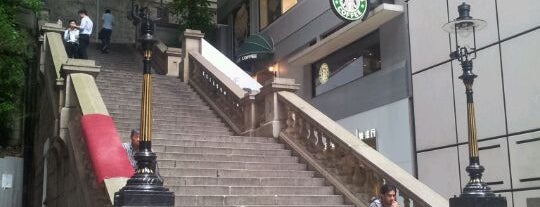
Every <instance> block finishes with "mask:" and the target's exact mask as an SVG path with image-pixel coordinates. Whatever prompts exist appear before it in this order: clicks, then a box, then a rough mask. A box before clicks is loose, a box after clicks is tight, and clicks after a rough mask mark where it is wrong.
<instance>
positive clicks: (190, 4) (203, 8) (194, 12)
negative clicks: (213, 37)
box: [169, 0, 214, 33]
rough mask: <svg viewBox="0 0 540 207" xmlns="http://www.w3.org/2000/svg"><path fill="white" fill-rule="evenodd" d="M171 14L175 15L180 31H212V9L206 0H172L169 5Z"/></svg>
mask: <svg viewBox="0 0 540 207" xmlns="http://www.w3.org/2000/svg"><path fill="white" fill-rule="evenodd" d="M169 8H170V11H171V14H173V15H174V16H176V18H177V19H176V21H177V23H178V24H179V25H180V28H179V30H180V32H184V30H185V29H197V30H201V31H202V32H204V33H209V32H212V30H213V28H214V26H213V24H212V17H213V14H212V10H211V9H210V1H208V0H173V2H172V3H170V5H169Z"/></svg>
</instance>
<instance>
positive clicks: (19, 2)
mask: <svg viewBox="0 0 540 207" xmlns="http://www.w3.org/2000/svg"><path fill="white" fill-rule="evenodd" d="M39 6H40V1H39V0H2V1H0V34H2V38H0V138H1V139H0V144H5V142H7V140H9V139H10V138H11V132H12V131H13V126H14V123H15V121H14V120H15V116H16V115H17V113H18V111H19V108H20V103H21V97H20V96H21V91H22V87H23V86H24V84H23V83H24V71H25V70H26V69H27V68H28V67H29V65H28V62H29V61H30V60H31V59H32V57H33V48H32V39H31V38H30V35H29V34H28V32H27V31H26V30H24V29H22V27H21V26H20V25H18V24H17V21H16V17H15V15H16V13H17V12H18V11H20V9H22V8H27V9H32V10H33V11H37V9H39Z"/></svg>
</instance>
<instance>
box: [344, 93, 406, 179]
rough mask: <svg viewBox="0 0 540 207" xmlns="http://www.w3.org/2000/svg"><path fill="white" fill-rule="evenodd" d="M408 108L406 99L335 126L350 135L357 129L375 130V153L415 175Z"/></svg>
mask: <svg viewBox="0 0 540 207" xmlns="http://www.w3.org/2000/svg"><path fill="white" fill-rule="evenodd" d="M409 106H410V104H409V99H402V100H399V101H396V102H394V103H390V104H387V105H384V106H381V107H378V108H375V109H371V110H369V111H366V112H363V113H359V114H356V115H352V116H349V117H346V118H343V119H340V120H337V123H339V124H341V126H343V127H345V129H347V130H349V131H350V132H352V133H355V132H356V130H359V131H365V130H370V129H375V130H376V132H377V134H376V136H377V138H376V140H377V151H379V152H380V153H382V154H383V155H384V156H385V157H387V158H388V159H390V160H392V162H394V163H396V164H397V165H399V166H400V167H401V168H403V169H405V170H406V171H407V172H409V173H411V174H414V171H415V163H414V159H413V156H414V155H413V146H412V145H413V144H412V139H411V127H410V116H409ZM396 149H397V150H396Z"/></svg>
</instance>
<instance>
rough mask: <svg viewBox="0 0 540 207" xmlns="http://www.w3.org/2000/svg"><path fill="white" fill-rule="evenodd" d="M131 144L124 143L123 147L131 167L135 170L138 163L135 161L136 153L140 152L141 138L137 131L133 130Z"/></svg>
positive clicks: (130, 136)
mask: <svg viewBox="0 0 540 207" xmlns="http://www.w3.org/2000/svg"><path fill="white" fill-rule="evenodd" d="M129 138H130V140H131V141H130V142H124V143H122V147H124V150H126V154H127V156H128V158H129V163H130V164H131V167H133V170H136V169H137V161H136V160H135V153H137V152H138V151H139V138H140V132H139V130H137V129H132V130H131V135H129Z"/></svg>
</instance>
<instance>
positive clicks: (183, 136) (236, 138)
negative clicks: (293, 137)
mask: <svg viewBox="0 0 540 207" xmlns="http://www.w3.org/2000/svg"><path fill="white" fill-rule="evenodd" d="M153 137H155V139H153V140H154V141H157V140H158V139H159V140H160V141H165V140H167V141H173V142H174V141H176V140H184V141H187V140H191V141H211V142H238V143H242V142H249V143H277V140H276V139H275V138H270V137H243V136H207V135H197V134H157V133H154V135H153ZM170 145H173V144H170Z"/></svg>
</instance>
